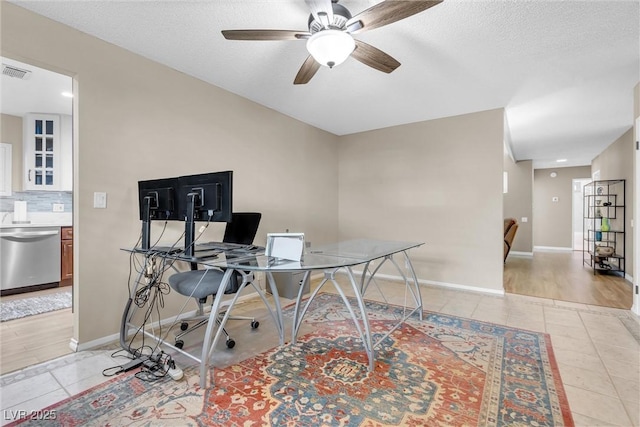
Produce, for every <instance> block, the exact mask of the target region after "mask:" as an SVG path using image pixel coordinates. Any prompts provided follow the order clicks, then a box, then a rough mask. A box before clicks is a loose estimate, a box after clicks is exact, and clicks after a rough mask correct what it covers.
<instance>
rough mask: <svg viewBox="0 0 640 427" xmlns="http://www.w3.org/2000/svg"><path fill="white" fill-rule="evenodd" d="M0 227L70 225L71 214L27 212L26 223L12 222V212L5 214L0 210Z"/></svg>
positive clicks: (71, 221) (71, 220)
mask: <svg viewBox="0 0 640 427" xmlns="http://www.w3.org/2000/svg"><path fill="white" fill-rule="evenodd" d="M0 218H1V219H2V223H0V229H4V228H35V227H70V226H71V225H72V224H73V215H72V214H71V212H62V213H49V212H29V213H28V214H27V219H28V220H29V221H30V222H29V223H28V224H14V223H13V222H12V221H13V214H12V213H11V212H9V213H8V214H7V215H5V213H4V212H0Z"/></svg>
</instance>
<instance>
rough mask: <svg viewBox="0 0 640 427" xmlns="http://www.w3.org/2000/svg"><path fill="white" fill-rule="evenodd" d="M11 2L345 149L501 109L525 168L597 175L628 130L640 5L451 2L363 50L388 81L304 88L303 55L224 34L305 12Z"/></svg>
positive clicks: (300, 46) (205, 5) (369, 78)
mask: <svg viewBox="0 0 640 427" xmlns="http://www.w3.org/2000/svg"><path fill="white" fill-rule="evenodd" d="M11 2H12V3H16V4H18V5H20V6H22V7H25V8H27V9H30V10H32V11H34V12H36V13H39V14H41V15H44V16H47V17H49V18H51V19H54V20H56V21H59V22H62V23H64V24H67V25H69V26H72V27H74V28H77V29H78V30H80V31H83V32H85V33H88V34H91V35H94V36H96V37H98V38H101V39H103V40H106V41H108V42H110V43H113V44H115V45H118V46H121V47H123V48H125V49H128V50H130V51H132V52H135V53H137V54H140V55H142V56H144V57H147V58H150V59H152V60H155V61H157V62H160V63H163V64H166V65H168V66H169V67H172V68H174V69H176V70H179V71H182V72H184V73H186V74H189V75H192V76H194V77H197V78H199V79H201V80H204V81H207V82H209V83H211V84H214V85H216V86H219V87H222V88H224V89H226V90H229V91H231V92H233V93H236V94H238V95H240V96H243V97H245V98H249V99H251V100H253V101H255V102H257V103H260V104H263V105H265V106H268V107H270V108H272V109H274V110H277V111H280V112H282V113H284V114H286V115H288V116H291V117H294V118H296V119H298V120H301V121H303V122H306V123H309V124H311V125H313V126H316V127H318V128H321V129H325V130H327V131H329V132H332V133H334V134H336V135H346V134H350V133H355V132H362V131H367V130H372V129H378V128H383V127H388V126H394V125H399V124H405V123H411V122H417V121H423V120H430V119H435V118H441V117H447V116H454V115H460V114H466V113H471V112H476V111H483V110H488V109H494V108H503V107H504V108H506V111H507V118H508V124H509V134H510V136H511V148H512V151H513V154H514V156H515V158H516V160H528V159H531V160H533V161H534V167H536V168H540V167H555V166H574V165H588V164H590V162H591V160H592V159H593V158H594V157H595V156H596V155H597V154H599V153H600V152H601V151H602V150H603V149H604V148H605V147H607V146H608V145H609V144H611V143H612V142H613V141H615V140H616V139H617V138H618V137H620V136H621V135H622V134H623V133H624V132H625V131H626V130H628V129H629V128H630V127H631V126H632V124H633V87H634V86H635V85H636V84H637V83H638V81H639V80H640V65H639V64H640V19H639V16H640V2H639V1H638V0H627V1H624V0H619V1H613V0H605V1H596V0H581V1H566V0H565V1H560V0H549V1H544V0H539V1H536V0H531V1H524V0H523V1H513V0H504V1H498V0H494V1H482V0H477V1H471V0H445V1H444V2H443V3H441V4H439V5H437V6H435V7H433V8H431V9H428V10H427V11H425V12H422V13H420V14H418V15H415V16H412V17H410V18H407V19H405V20H403V21H400V22H396V23H394V24H391V25H388V26H385V27H382V28H377V29H373V30H371V31H368V32H364V33H362V34H359V35H358V36H356V38H357V39H360V40H362V41H365V42H367V43H369V44H372V45H374V46H375V47H377V48H379V49H381V50H383V51H385V52H386V53H388V54H390V55H391V56H393V57H394V58H396V59H397V60H398V61H400V62H401V63H402V65H401V66H400V67H399V68H398V69H397V70H395V71H394V72H393V73H391V74H384V73H381V72H379V71H376V70H374V69H371V68H369V67H367V66H365V65H363V64H362V63H360V62H358V61H356V60H354V59H348V60H347V61H346V62H345V63H344V64H342V65H339V66H337V67H335V68H334V69H332V70H330V69H328V68H324V67H322V68H321V69H320V70H319V71H318V73H317V74H316V75H315V77H314V78H313V79H312V80H311V81H310V82H309V83H308V84H306V85H297V86H294V85H293V84H292V83H293V79H294V77H295V75H296V73H297V71H298V69H299V68H300V66H301V65H302V62H303V61H304V60H305V58H306V57H307V52H306V48H305V42H304V41H229V40H225V39H224V38H223V37H222V35H221V33H220V31H221V30H225V29H287V30H306V29H307V27H306V23H307V19H308V15H309V12H308V8H307V6H306V4H305V3H304V1H303V0H251V1H238V0H217V1H187V0H183V1H178V0H175V1H150V0H140V1H101V0H85V1H65V0H58V1H21V0H11ZM377 2H378V1H377V0H341V1H340V4H342V5H343V6H345V7H347V8H348V9H349V10H350V11H351V13H352V14H353V15H355V14H357V13H359V12H361V11H362V10H365V9H367V8H368V7H371V6H372V5H374V4H376V3H377ZM426 142H428V141H426ZM558 158H566V159H568V161H567V162H566V163H563V164H557V163H556V159H558Z"/></svg>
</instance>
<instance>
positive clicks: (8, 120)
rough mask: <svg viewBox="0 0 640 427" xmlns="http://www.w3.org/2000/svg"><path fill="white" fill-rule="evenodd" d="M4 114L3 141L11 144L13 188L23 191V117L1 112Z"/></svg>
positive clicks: (2, 124) (2, 125)
mask: <svg viewBox="0 0 640 427" xmlns="http://www.w3.org/2000/svg"><path fill="white" fill-rule="evenodd" d="M0 116H2V123H1V126H0V128H1V129H2V142H6V143H9V144H11V157H12V158H11V189H12V190H13V191H22V185H23V177H22V170H23V165H24V161H23V159H22V144H23V143H22V117H18V116H10V115H9V114H0Z"/></svg>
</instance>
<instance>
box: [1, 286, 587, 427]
mask: <svg viewBox="0 0 640 427" xmlns="http://www.w3.org/2000/svg"><path fill="white" fill-rule="evenodd" d="M321 295H332V296H334V297H336V298H339V296H338V295H335V294H332V293H326V292H322V293H320V294H318V296H317V297H320V296H321ZM307 299H308V298H305V301H306V300H307ZM348 299H349V300H350V301H352V302H353V303H355V300H354V299H353V297H348ZM340 301H341V300H340ZM365 302H366V303H367V304H373V305H376V304H379V305H383V306H388V307H389V308H396V309H402V306H400V305H396V304H390V303H381V302H378V301H370V300H365ZM294 307H295V303H290V304H287V305H286V306H284V307H283V311H285V312H286V311H292V310H293V308H294ZM414 316H415V317H417V316H418V315H417V314H414ZM423 316H424V319H427V318H428V317H429V316H436V317H440V318H451V319H459V320H461V321H463V322H471V323H476V324H482V325H487V326H491V327H495V328H499V329H503V330H511V331H523V332H526V333H528V334H531V335H535V336H538V337H540V338H542V341H543V342H544V346H540V349H544V355H545V357H546V360H547V361H548V365H549V368H550V370H551V373H552V379H553V384H554V387H555V390H556V393H555V397H556V398H557V399H558V401H559V404H560V412H561V414H562V418H563V420H562V421H563V423H564V425H566V426H573V425H574V421H573V417H572V413H571V409H570V407H569V403H568V398H567V394H566V390H565V388H564V386H563V384H562V379H561V376H560V370H559V367H558V362H557V359H556V356H555V353H554V351H553V345H552V341H551V337H550V335H549V334H548V333H546V332H538V331H532V330H527V329H524V328H517V327H512V326H507V325H501V324H498V323H493V322H487V321H483V320H476V319H469V318H465V317H462V316H456V315H449V314H444V313H439V312H434V311H430V310H424V311H423ZM351 323H353V321H352V320H351ZM314 334H316V332H309V333H307V334H304V335H303V336H302V337H299V338H298V341H299V342H302V341H305V339H307V338H308V337H310V336H313V335H314ZM287 345H290V343H287V344H285V347H286V346H287ZM276 348H278V346H275V347H273V348H272V349H269V350H266V351H264V352H263V353H260V354H256V355H254V356H249V357H248V358H247V359H244V360H242V361H238V362H234V363H233V364H232V365H230V366H236V365H241V364H242V363H243V362H245V361H246V360H251V359H253V358H255V357H258V356H260V355H262V354H267V353H271V352H273V351H274V350H275V349H276ZM187 369H188V370H191V371H193V372H197V368H195V367H189V368H187ZM219 369H226V368H216V370H219ZM137 371H138V370H137V369H136V370H132V371H129V372H126V373H123V374H119V375H116V376H114V377H113V378H110V379H108V380H106V381H105V382H103V383H101V384H98V385H95V386H93V387H91V388H89V389H87V390H84V391H82V392H80V393H77V394H75V395H73V396H70V397H67V398H65V399H63V400H61V401H59V402H56V403H54V404H52V405H49V406H48V407H46V408H44V409H43V410H42V411H41V412H46V411H52V410H55V409H56V408H58V407H61V406H63V405H65V404H67V403H69V402H72V401H73V400H76V399H79V398H81V397H83V396H86V395H88V394H91V393H94V392H99V391H100V390H102V389H104V390H106V389H108V388H109V387H110V386H111V385H112V384H114V383H117V382H122V385H125V384H126V383H127V382H128V381H130V380H134V379H133V378H132V377H134V378H135V374H136V373H137ZM185 373H186V372H185ZM183 381H184V380H183ZM170 382H174V381H173V380H172V379H170V378H168V377H165V378H163V379H161V380H159V381H155V382H151V383H147V382H144V381H140V383H141V384H143V385H144V386H143V387H142V388H144V389H145V390H138V391H137V392H138V394H139V395H142V394H143V393H144V392H145V391H146V390H149V389H152V388H154V387H155V386H156V385H159V384H161V383H170ZM216 384H217V383H216ZM191 386H192V387H195V390H194V392H196V393H198V394H199V393H205V394H206V392H207V391H208V390H211V388H206V389H200V388H199V386H198V385H197V383H194V384H192V385H191ZM216 386H217V385H216ZM216 386H214V388H215V387H216ZM114 409H118V408H114ZM28 421H29V420H28V419H22V420H17V421H14V422H12V423H10V424H7V426H15V425H21V424H23V423H24V422H28ZM54 424H55V423H54Z"/></svg>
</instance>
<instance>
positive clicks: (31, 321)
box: [0, 288, 73, 375]
mask: <svg viewBox="0 0 640 427" xmlns="http://www.w3.org/2000/svg"><path fill="white" fill-rule="evenodd" d="M66 290H69V288H62V289H60V288H56V289H47V290H45V291H38V292H31V293H29V294H26V295H25V294H22V295H11V296H6V297H2V298H0V304H1V303H4V302H5V301H9V300H12V299H18V298H26V297H32V296H38V295H46V294H51V293H53V292H61V291H66ZM72 336H73V314H72V313H71V309H70V308H67V309H64V310H57V311H51V312H49V313H43V314H38V315H35V316H29V317H24V318H22V319H15V320H9V321H7V322H1V323H0V344H1V347H2V348H1V349H0V375H1V374H6V373H7V372H12V371H15V370H18V369H22V368H24V367H26V366H31V365H35V364H38V363H42V362H46V361H48V360H52V359H55V358H56V357H60V356H63V355H65V354H69V353H71V348H70V347H69V342H70V341H71V337H72Z"/></svg>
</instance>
